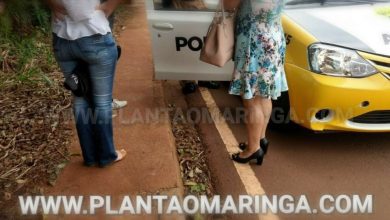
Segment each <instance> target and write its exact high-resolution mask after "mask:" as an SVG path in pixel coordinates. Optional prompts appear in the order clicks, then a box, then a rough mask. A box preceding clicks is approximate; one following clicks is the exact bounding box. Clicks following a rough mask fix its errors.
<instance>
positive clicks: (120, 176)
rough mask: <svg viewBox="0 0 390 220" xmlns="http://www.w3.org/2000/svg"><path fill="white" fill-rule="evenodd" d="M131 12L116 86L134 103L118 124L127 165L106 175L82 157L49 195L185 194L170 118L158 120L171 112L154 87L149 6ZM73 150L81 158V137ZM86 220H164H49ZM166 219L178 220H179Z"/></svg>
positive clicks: (136, 2) (118, 94) (136, 4)
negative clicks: (147, 18)
mask: <svg viewBox="0 0 390 220" xmlns="http://www.w3.org/2000/svg"><path fill="white" fill-rule="evenodd" d="M129 8H130V18H129V19H128V21H127V24H126V29H125V30H124V31H123V32H122V33H121V35H120V37H119V39H118V41H119V44H120V45H121V46H122V49H123V53H122V57H121V59H120V62H119V64H118V68H117V73H116V77H115V85H114V94H115V95H114V97H115V98H119V99H121V100H127V101H128V103H129V104H128V106H127V107H126V108H124V109H121V110H120V111H117V112H116V114H117V117H115V118H114V138H115V145H116V148H117V149H121V148H124V149H125V150H126V151H127V152H128V155H127V157H126V158H125V159H124V160H123V161H121V162H119V163H117V164H114V165H112V166H110V167H107V168H104V169H100V168H87V167H84V166H83V165H82V158H81V156H73V157H72V160H71V162H70V164H68V165H67V167H66V168H65V169H64V171H63V173H62V174H61V175H60V177H59V179H58V180H57V184H56V186H55V187H53V188H49V189H47V190H46V193H45V194H46V195H85V196H89V195H99V196H105V195H111V196H112V197H113V199H114V200H115V199H118V200H120V199H121V197H122V196H124V195H131V196H133V195H156V194H161V195H163V194H168V195H180V196H182V194H183V187H182V181H181V178H180V169H179V165H178V161H177V156H176V150H175V144H174V138H173V135H172V132H171V127H170V122H169V117H168V115H167V114H166V113H163V111H161V113H160V114H156V111H158V110H161V109H165V108H166V106H165V104H164V94H163V89H162V84H161V82H158V81H153V64H152V55H151V54H152V51H151V44H150V37H149V32H148V29H147V21H146V11H145V8H144V2H143V1H142V0H133V3H132V4H131V6H130V7H129ZM148 113H149V115H148ZM148 116H149V117H148ZM156 116H157V117H156ZM71 148H72V152H78V153H81V151H80V147H79V143H78V140H77V137H76V136H75V137H74V140H73V142H72V146H71ZM113 204H114V205H115V202H113ZM87 207H88V206H87ZM114 207H117V206H114ZM86 217H88V218H91V219H122V218H123V219H134V218H136V219H157V218H159V217H161V216H157V215H155V216H138V217H135V216H129V215H127V216H116V217H112V216H111V217H108V216H105V215H104V213H101V212H100V213H99V214H98V216H84V215H81V216H63V215H62V216H47V217H45V218H46V219H86ZM166 218H167V219H178V216H176V217H173V216H169V217H166ZM159 219H161V218H159ZM163 219H164V218H163Z"/></svg>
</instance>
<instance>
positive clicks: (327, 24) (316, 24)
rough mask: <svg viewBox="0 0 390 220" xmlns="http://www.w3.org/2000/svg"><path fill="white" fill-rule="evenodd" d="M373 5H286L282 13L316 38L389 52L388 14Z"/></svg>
mask: <svg viewBox="0 0 390 220" xmlns="http://www.w3.org/2000/svg"><path fill="white" fill-rule="evenodd" d="M389 6H390V3H385V4H375V5H368V4H367V5H356V6H337V7H319V8H314V9H313V8H305V9H287V10H286V15H287V16H288V17H289V18H290V19H292V20H293V21H294V22H296V23H297V24H298V25H300V26H301V27H303V28H304V29H305V30H306V31H308V32H309V33H310V34H312V35H313V36H314V37H316V38H317V40H318V41H320V42H323V43H329V44H334V45H339V46H343V47H347V48H352V49H356V50H360V51H364V52H368V53H375V54H380V55H385V56H390V17H389V16H384V15H380V14H379V13H378V9H380V8H386V7H389Z"/></svg>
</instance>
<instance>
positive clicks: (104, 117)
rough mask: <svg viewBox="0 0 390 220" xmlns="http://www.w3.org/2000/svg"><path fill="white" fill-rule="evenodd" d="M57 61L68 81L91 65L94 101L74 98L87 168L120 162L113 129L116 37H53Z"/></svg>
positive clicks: (90, 74)
mask: <svg viewBox="0 0 390 220" xmlns="http://www.w3.org/2000/svg"><path fill="white" fill-rule="evenodd" d="M53 48H54V55H55V57H56V60H57V62H58V64H59V66H60V68H61V70H62V72H63V74H64V77H67V76H69V75H70V74H72V72H73V70H74V69H75V68H76V66H77V65H78V63H79V62H80V61H84V62H85V63H86V64H87V65H88V69H89V77H90V81H91V93H92V99H91V100H87V99H86V98H84V97H74V100H73V111H74V116H75V121H76V128H77V134H78V137H79V141H80V145H81V149H82V154H83V158H84V164H85V165H87V166H90V165H95V164H99V165H100V166H105V165H107V164H110V163H112V162H113V161H115V160H116V159H117V157H118V156H117V154H116V151H115V147H114V141H113V129H112V107H111V102H112V87H113V81H114V74H115V68H116V63H117V60H116V59H117V56H118V54H117V53H118V52H117V49H116V43H115V40H114V38H113V37H112V34H107V35H93V36H90V37H83V38H80V39H77V40H66V39H62V38H59V37H57V36H56V35H55V34H53Z"/></svg>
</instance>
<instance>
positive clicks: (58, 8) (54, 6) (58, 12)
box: [46, 0, 67, 21]
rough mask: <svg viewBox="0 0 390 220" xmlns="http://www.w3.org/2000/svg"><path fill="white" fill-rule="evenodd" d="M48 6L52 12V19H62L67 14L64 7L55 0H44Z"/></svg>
mask: <svg viewBox="0 0 390 220" xmlns="http://www.w3.org/2000/svg"><path fill="white" fill-rule="evenodd" d="M46 2H47V4H48V6H49V8H50V9H51V11H52V12H53V15H54V19H56V20H60V21H61V20H64V18H65V15H67V12H66V9H65V7H64V6H63V5H62V4H59V3H58V2H57V1H55V0H46Z"/></svg>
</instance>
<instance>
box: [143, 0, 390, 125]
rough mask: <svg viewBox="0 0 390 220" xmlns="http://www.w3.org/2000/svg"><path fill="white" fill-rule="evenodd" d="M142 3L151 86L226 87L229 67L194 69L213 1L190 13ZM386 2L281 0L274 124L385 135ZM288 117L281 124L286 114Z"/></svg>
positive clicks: (389, 54)
mask: <svg viewBox="0 0 390 220" xmlns="http://www.w3.org/2000/svg"><path fill="white" fill-rule="evenodd" d="M167 2H168V1H163V2H161V1H160V0H154V1H147V14H148V21H149V29H150V33H151V38H152V45H153V56H154V63H155V74H156V78H157V79H173V80H220V81H230V80H231V77H232V69H233V64H232V63H229V64H227V65H226V66H225V67H224V68H217V67H214V66H211V65H208V64H205V63H202V62H200V61H199V51H200V49H201V48H202V46H203V39H204V35H205V33H206V31H207V28H208V25H209V24H210V22H211V20H212V17H213V14H214V13H213V9H214V8H215V7H216V3H217V2H218V1H216V0H204V1H203V2H204V6H205V7H201V8H196V9H190V10H188V9H180V8H175V7H174V6H173V5H170V4H169V2H168V3H167ZM389 16H390V0H371V1H364V0H359V1H356V0H345V1H343V0H328V1H326V0H286V10H285V15H284V16H283V26H284V30H285V34H286V41H287V45H288V46H287V53H286V65H285V69H286V74H287V80H288V85H289V92H288V93H285V94H284V95H283V96H282V97H281V99H280V100H278V101H277V102H275V108H274V115H273V117H272V120H273V122H274V123H283V122H286V121H287V120H288V119H289V118H291V120H292V121H294V122H295V123H297V124H300V125H302V126H304V127H306V128H309V129H312V130H315V131H325V130H340V131H361V132H387V131H390V17H389ZM287 113H288V115H289V116H290V117H286V114H287Z"/></svg>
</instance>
